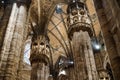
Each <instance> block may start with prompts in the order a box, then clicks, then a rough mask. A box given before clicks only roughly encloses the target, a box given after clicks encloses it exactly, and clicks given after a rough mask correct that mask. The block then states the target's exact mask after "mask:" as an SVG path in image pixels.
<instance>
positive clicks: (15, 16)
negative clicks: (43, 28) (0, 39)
mask: <svg viewBox="0 0 120 80" xmlns="http://www.w3.org/2000/svg"><path fill="white" fill-rule="evenodd" d="M26 17H27V8H26V6H25V5H20V6H18V5H17V3H14V4H13V9H12V12H11V16H10V19H9V23H8V26H7V30H6V34H5V39H4V43H3V47H2V54H3V55H2V61H1V62H2V64H1V66H0V67H1V68H3V71H4V72H2V76H4V77H3V80H16V77H17V70H18V66H19V60H20V54H21V50H22V47H23V43H24V42H23V40H24V39H23V38H24V30H25V23H26Z"/></svg>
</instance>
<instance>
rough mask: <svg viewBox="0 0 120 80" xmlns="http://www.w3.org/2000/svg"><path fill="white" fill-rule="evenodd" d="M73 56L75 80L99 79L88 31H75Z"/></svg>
mask: <svg viewBox="0 0 120 80" xmlns="http://www.w3.org/2000/svg"><path fill="white" fill-rule="evenodd" d="M72 41H73V57H74V64H75V65H74V69H75V72H74V73H75V80H79V79H81V80H84V79H87V80H98V76H97V70H96V65H95V61H94V56H93V51H92V47H91V40H90V37H89V35H88V33H87V32H83V31H80V32H74V35H73V40H72Z"/></svg>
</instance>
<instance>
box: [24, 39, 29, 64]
mask: <svg viewBox="0 0 120 80" xmlns="http://www.w3.org/2000/svg"><path fill="white" fill-rule="evenodd" d="M30 48H31V39H28V40H27V41H26V44H25V49H24V59H23V60H24V62H25V63H27V64H29V65H30V60H29V57H30Z"/></svg>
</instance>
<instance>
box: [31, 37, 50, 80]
mask: <svg viewBox="0 0 120 80" xmlns="http://www.w3.org/2000/svg"><path fill="white" fill-rule="evenodd" d="M48 46H49V45H48V40H47V38H46V36H45V35H33V38H32V46H31V48H32V50H31V55H30V62H31V66H32V71H31V80H48V78H49V75H50V74H49V73H50V72H49V55H50V54H49V47H48Z"/></svg>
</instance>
